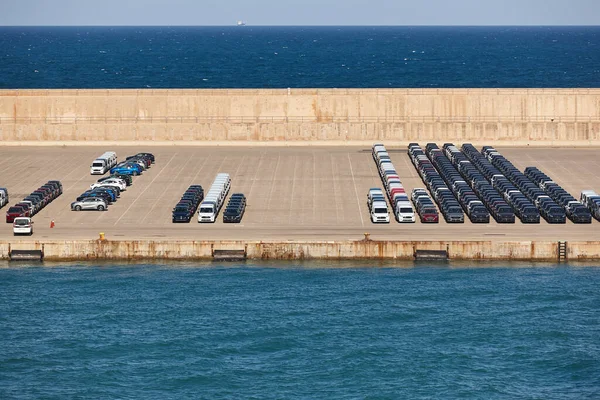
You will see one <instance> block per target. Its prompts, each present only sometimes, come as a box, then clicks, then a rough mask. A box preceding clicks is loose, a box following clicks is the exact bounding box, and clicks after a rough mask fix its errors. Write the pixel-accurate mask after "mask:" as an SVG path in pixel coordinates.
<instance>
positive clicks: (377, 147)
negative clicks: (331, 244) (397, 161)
mask: <svg viewBox="0 0 600 400" xmlns="http://www.w3.org/2000/svg"><path fill="white" fill-rule="evenodd" d="M372 156H373V160H375V163H376V164H377V169H378V170H379V177H380V178H381V182H382V183H383V186H384V188H385V191H386V193H387V196H388V199H389V202H390V205H391V206H392V210H393V212H394V216H395V217H396V221H398V222H415V210H414V209H413V207H412V204H411V203H410V200H409V198H408V195H407V194H406V189H405V188H404V185H402V181H401V180H400V176H399V175H398V173H397V172H396V168H395V167H394V164H393V163H392V161H391V159H390V156H389V154H388V152H387V150H386V148H385V146H384V145H382V144H380V143H376V144H374V145H373V148H372ZM386 208H387V205H386ZM373 209H374V208H371V209H370V212H371V213H373ZM371 219H372V220H373V215H372V216H371ZM387 222H389V221H387Z"/></svg>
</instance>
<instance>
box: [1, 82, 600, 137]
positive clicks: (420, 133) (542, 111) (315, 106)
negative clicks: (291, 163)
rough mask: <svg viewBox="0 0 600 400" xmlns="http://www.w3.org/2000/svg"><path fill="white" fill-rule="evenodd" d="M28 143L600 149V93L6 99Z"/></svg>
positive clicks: (128, 93) (141, 94)
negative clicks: (488, 144) (487, 144)
mask: <svg viewBox="0 0 600 400" xmlns="http://www.w3.org/2000/svg"><path fill="white" fill-rule="evenodd" d="M0 139H1V140H2V141H3V142H20V141H146V142H154V141H175V142H186V141H202V142H206V141H238V142H247V141H252V142H270V141H288V142H294V141H371V142H372V141H386V142H387V143H406V142H410V141H416V140H420V141H440V142H446V141H472V142H478V143H479V142H482V141H495V142H498V141H502V142H505V143H506V144H511V143H514V142H518V143H520V144H523V143H535V142H543V143H547V144H550V143H560V142H568V141H574V142H576V143H598V142H600V89H293V90H290V91H288V90H193V89H192V90H173V89H169V90H2V91H0Z"/></svg>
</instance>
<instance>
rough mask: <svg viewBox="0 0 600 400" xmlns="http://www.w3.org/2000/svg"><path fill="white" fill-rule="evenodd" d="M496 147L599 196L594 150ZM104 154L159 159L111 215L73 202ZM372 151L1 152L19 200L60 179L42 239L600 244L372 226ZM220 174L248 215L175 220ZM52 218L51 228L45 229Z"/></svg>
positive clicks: (401, 155)
mask: <svg viewBox="0 0 600 400" xmlns="http://www.w3.org/2000/svg"><path fill="white" fill-rule="evenodd" d="M457 144H458V143H457ZM422 145H423V146H424V145H425V143H422ZM439 145H440V146H441V145H442V143H439ZM389 150H390V155H391V157H392V161H393V163H394V165H395V166H396V168H397V170H398V172H399V174H400V177H401V179H402V181H403V183H404V185H405V186H406V187H407V192H408V191H410V190H412V189H413V188H414V187H423V186H424V185H423V183H422V181H421V180H420V178H419V176H418V174H417V172H416V170H415V168H414V167H413V165H412V164H411V162H410V159H409V157H408V155H407V154H406V149H405V148H402V149H397V150H396V149H393V148H389ZM498 150H499V151H500V152H501V153H502V154H503V155H505V156H506V157H507V158H508V159H509V160H511V161H512V162H513V164H515V166H516V167H518V168H519V169H521V170H523V169H524V168H525V167H527V166H530V165H533V166H537V167H538V168H540V169H541V170H542V171H544V172H545V173H546V174H548V175H550V177H552V178H553V179H554V180H555V181H556V182H558V183H559V184H560V185H562V186H563V187H564V188H565V189H566V190H568V191H570V192H571V194H573V195H574V196H575V197H579V192H580V191H581V190H582V189H594V190H597V191H600V175H598V173H597V172H598V171H600V164H599V162H600V161H598V160H599V158H598V157H597V153H598V149H595V148H590V149H563V150H560V149H542V148H535V149H528V148H506V149H503V148H501V147H498ZM104 151H116V152H117V155H118V156H119V159H123V158H124V157H125V156H126V155H129V154H135V153H137V152H140V151H149V152H152V153H154V154H155V156H156V163H155V164H154V165H153V166H152V168H150V169H149V170H148V171H146V172H144V173H143V174H142V175H141V176H139V177H136V178H134V184H133V186H130V187H129V188H128V189H127V191H125V192H123V193H122V194H121V198H120V199H119V200H118V201H117V202H116V203H114V204H113V205H111V206H110V207H109V210H108V211H106V212H95V211H84V212H72V211H70V203H71V202H72V201H74V199H75V198H76V197H77V196H78V195H79V194H80V193H82V192H84V191H85V190H86V189H87V188H88V187H89V185H90V184H91V183H93V182H95V181H96V179H97V178H98V176H92V175H90V174H89V165H90V164H91V162H92V160H93V159H94V158H95V157H97V156H99V155H100V154H102V153H103V152H104ZM370 151H371V150H370V148H363V147H357V146H346V147H337V148H336V147H331V146H327V147H316V146H310V147H260V146H248V147H201V146H190V147H184V146H168V147H158V146H156V147H155V146H151V147H148V148H137V147H120V146H110V147H108V146H107V147H99V146H75V147H0V167H1V168H2V174H1V177H0V186H4V187H7V188H8V189H9V192H10V197H11V204H14V203H15V202H16V201H17V200H19V199H21V198H22V197H24V196H25V195H27V194H28V193H30V192H31V191H33V190H34V189H36V188H37V187H39V186H40V185H42V184H43V183H45V182H46V181H47V180H50V179H58V180H60V181H62V183H63V186H64V194H63V195H62V196H61V197H59V198H58V199H56V200H55V201H54V202H53V203H51V204H50V205H49V206H47V207H46V208H45V209H44V210H42V211H41V212H40V213H39V214H38V215H36V216H35V217H34V221H35V231H36V232H35V235H34V237H33V238H34V239H36V238H37V239H42V238H52V239H93V238H97V237H98V234H99V232H104V233H105V234H106V237H107V238H108V239H128V240H135V239H146V238H173V239H176V238H180V239H184V238H185V239H197V240H203V239H232V240H234V239H246V240H273V239H277V240H343V239H360V238H362V237H363V235H364V233H366V232H368V233H370V234H371V237H372V238H373V239H395V240H449V239H452V240H493V239H498V240H513V239H514V240H530V239H538V240H540V239H547V240H600V234H599V233H598V232H599V230H598V227H599V226H600V225H599V224H600V223H599V222H597V221H594V222H593V223H592V225H575V224H573V223H571V222H570V221H567V224H566V225H549V224H547V223H546V222H545V221H542V223H541V224H539V225H523V224H521V223H520V222H517V223H516V224H514V225H501V224H500V225H499V224H496V223H495V222H491V223H490V224H484V225H482V224H471V223H470V222H468V219H467V222H466V223H465V224H460V225H455V224H446V223H445V222H443V221H442V222H441V223H440V224H430V225H428V224H420V223H419V222H417V223H415V224H398V223H397V222H395V221H392V222H391V223H390V224H389V225H374V224H372V223H371V222H370V220H369V214H368V209H367V205H366V194H367V191H368V189H369V188H370V187H375V186H379V187H381V181H380V180H379V176H378V173H377V168H376V166H375V163H374V162H373V159H372V158H371V152H370ZM218 172H228V173H229V174H230V175H231V177H232V189H231V193H233V192H242V193H245V194H246V196H247V198H248V208H247V210H246V214H245V216H244V219H243V222H242V223H241V224H224V223H223V222H222V217H221V215H219V219H218V222H216V223H215V224H198V223H197V222H196V221H197V220H193V221H192V222H191V223H190V224H173V223H171V210H172V208H173V206H174V205H175V204H176V203H177V200H178V199H179V197H180V196H181V194H182V193H183V192H184V191H185V189H186V188H187V187H188V186H189V185H191V184H200V185H202V186H203V187H204V188H205V190H208V187H209V186H210V184H211V182H212V180H213V178H214V176H215V175H216V174H217V173H218ZM2 210H3V211H5V210H6V208H3V209H2ZM51 220H54V221H55V224H56V226H55V228H54V229H50V228H49V226H50V221H51ZM517 221H518V220H517ZM9 237H10V238H12V227H11V225H10V224H3V225H1V228H0V238H2V239H7V238H9Z"/></svg>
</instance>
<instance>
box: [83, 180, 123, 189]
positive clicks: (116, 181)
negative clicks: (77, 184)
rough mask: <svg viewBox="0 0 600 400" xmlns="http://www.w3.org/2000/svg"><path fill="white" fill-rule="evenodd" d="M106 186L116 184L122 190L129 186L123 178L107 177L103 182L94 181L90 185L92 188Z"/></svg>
mask: <svg viewBox="0 0 600 400" xmlns="http://www.w3.org/2000/svg"><path fill="white" fill-rule="evenodd" d="M106 186H116V187H118V188H119V189H120V190H121V191H123V190H125V189H126V188H127V184H126V183H125V181H123V180H122V179H105V180H103V181H102V182H96V183H92V184H91V185H90V189H96V188H99V187H106Z"/></svg>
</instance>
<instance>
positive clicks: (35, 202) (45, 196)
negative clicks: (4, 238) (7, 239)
mask: <svg viewBox="0 0 600 400" xmlns="http://www.w3.org/2000/svg"><path fill="white" fill-rule="evenodd" d="M62 192H63V186H62V183H61V182H60V181H56V180H52V181H48V182H46V183H45V184H43V185H42V186H40V187H39V188H38V189H36V190H34V191H33V192H31V193H30V194H29V195H28V196H26V197H25V198H24V199H23V200H21V201H20V202H19V203H17V204H15V205H14V206H12V207H9V209H8V210H7V211H6V222H7V223H12V224H13V233H14V234H15V235H20V234H29V235H32V234H33V221H32V220H31V218H32V217H33V216H34V215H36V214H37V213H38V212H40V211H41V210H42V209H43V208H44V207H46V206H47V205H48V204H50V203H51V202H52V201H53V200H54V199H56V198H57V197H58V196H60V195H61V194H62ZM6 196H7V198H8V191H6Z"/></svg>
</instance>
